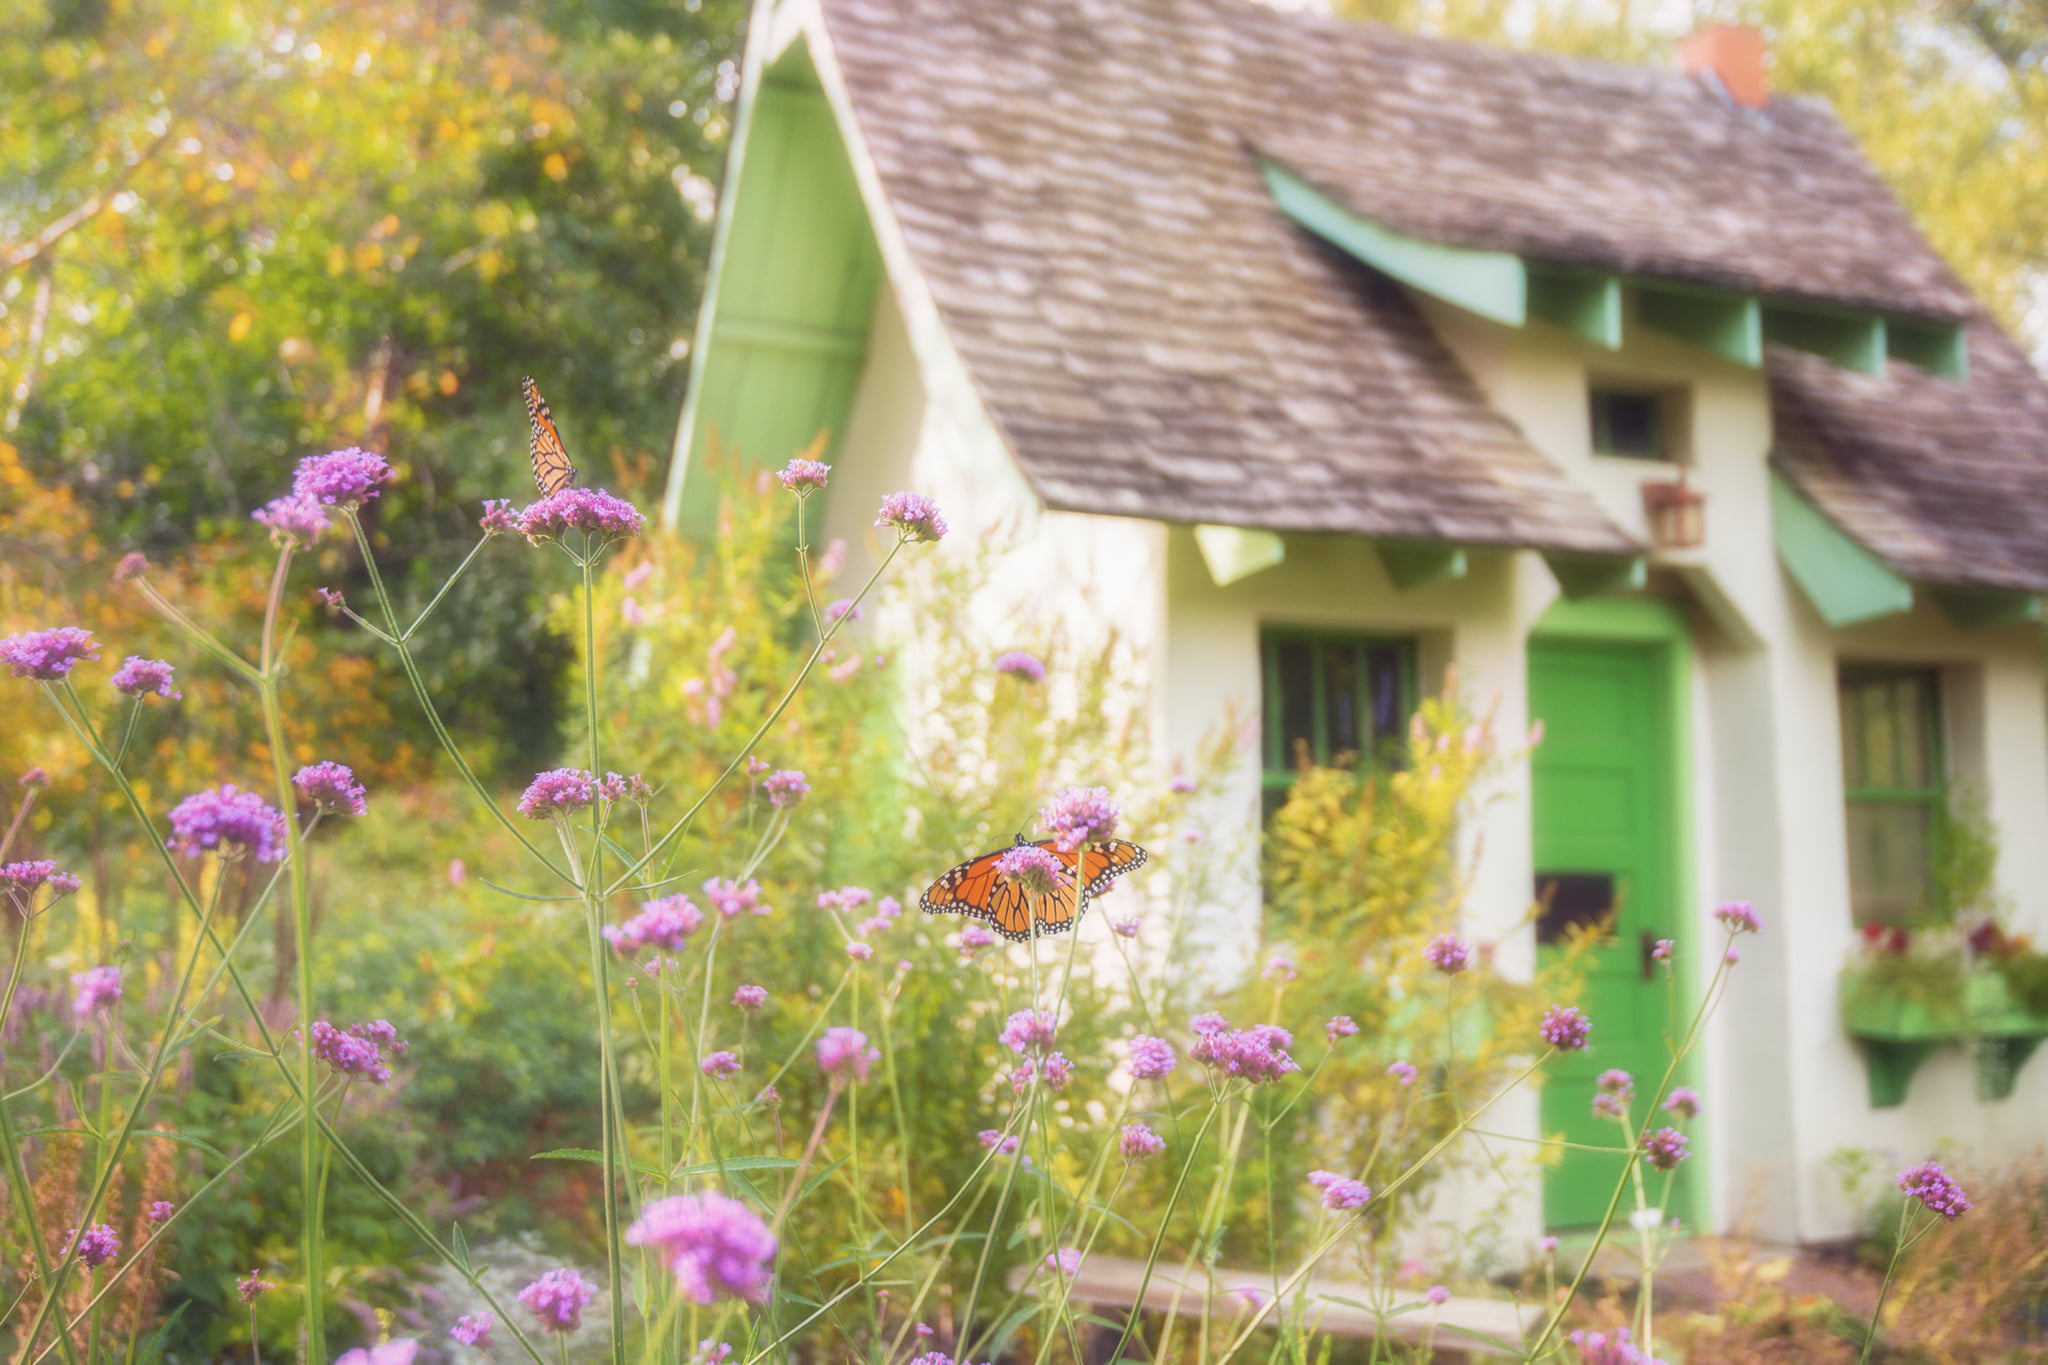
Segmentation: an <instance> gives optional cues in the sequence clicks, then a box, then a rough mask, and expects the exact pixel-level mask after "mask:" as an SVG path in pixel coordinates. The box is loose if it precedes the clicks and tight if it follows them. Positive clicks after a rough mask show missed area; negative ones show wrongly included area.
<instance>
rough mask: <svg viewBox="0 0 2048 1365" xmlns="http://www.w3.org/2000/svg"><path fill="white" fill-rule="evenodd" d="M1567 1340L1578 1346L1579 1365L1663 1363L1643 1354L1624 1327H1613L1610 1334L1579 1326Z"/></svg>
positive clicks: (1650, 1364)
mask: <svg viewBox="0 0 2048 1365" xmlns="http://www.w3.org/2000/svg"><path fill="white" fill-rule="evenodd" d="M1567 1340H1568V1341H1570V1342H1571V1344H1572V1345H1573V1346H1575V1347H1577V1348H1578V1351H1579V1365H1664V1362H1663V1361H1661V1360H1659V1359H1657V1358H1656V1357H1654V1356H1651V1355H1647V1354H1645V1353H1644V1351H1643V1348H1642V1347H1640V1346H1638V1345H1636V1344H1635V1338H1634V1337H1633V1336H1632V1335H1630V1333H1629V1330H1628V1328H1626V1327H1617V1328H1615V1329H1614V1334H1613V1335H1612V1336H1609V1335H1608V1334H1607V1333H1605V1332H1588V1331H1586V1330H1585V1329H1584V1328H1580V1329H1579V1330H1578V1331H1576V1332H1573V1333H1572V1334H1571V1336H1570V1337H1568V1338H1567Z"/></svg>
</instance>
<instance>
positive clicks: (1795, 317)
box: [1764, 304, 1888, 377]
mask: <svg viewBox="0 0 2048 1365" xmlns="http://www.w3.org/2000/svg"><path fill="white" fill-rule="evenodd" d="M1886 336H1887V331H1886V328H1885V321H1884V319H1883V318H1880V317H1872V316H1870V315H1868V314H1854V313H1831V312H1817V311H1814V310H1811V309H1804V308H1784V307H1780V306H1778V305H1776V304H1772V305H1770V306H1767V307H1766V308H1765V309H1764V340H1765V341H1776V342H1781V343H1783V344H1784V345H1787V346H1793V347H1797V348H1798V349H1799V350H1802V351H1811V352H1812V353H1813V354H1815V355H1817V356H1822V357H1824V358H1826V359H1828V360H1832V361H1834V362H1835V363H1836V364H1837V365H1840V366H1842V367H1843V368H1844V369H1849V370H1855V371H1857V372H1858V373H1860V374H1867V375H1872V376H1877V377H1882V376H1883V374H1884V362H1885V356H1886V354H1887V349H1888V348H1887V345H1886Z"/></svg>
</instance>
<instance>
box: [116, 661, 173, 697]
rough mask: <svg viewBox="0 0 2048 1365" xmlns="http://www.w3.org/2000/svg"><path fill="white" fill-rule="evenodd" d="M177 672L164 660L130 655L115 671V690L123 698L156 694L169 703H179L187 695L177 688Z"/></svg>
mask: <svg viewBox="0 0 2048 1365" xmlns="http://www.w3.org/2000/svg"><path fill="white" fill-rule="evenodd" d="M176 679H177V670H176V669H175V668H172V667H171V666H170V665H169V664H167V663H165V662H164V661H163V660H162V659H145V658H143V657H142V656H141V655H140V654H130V655H129V656H128V657H127V658H126V659H124V660H123V661H122V663H121V666H120V667H119V668H117V669H115V670H114V678H113V683H114V690H115V691H116V692H119V693H121V694H122V695H123V696H129V697H146V696H148V695H150V694H151V693H155V694H156V695H157V696H159V697H163V698H165V699H166V700H169V701H177V700H178V699H179V698H181V697H183V696H184V695H185V694H184V693H183V692H180V691H179V690H178V688H177V681H176Z"/></svg>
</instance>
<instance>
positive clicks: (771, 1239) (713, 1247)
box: [626, 1190, 775, 1304]
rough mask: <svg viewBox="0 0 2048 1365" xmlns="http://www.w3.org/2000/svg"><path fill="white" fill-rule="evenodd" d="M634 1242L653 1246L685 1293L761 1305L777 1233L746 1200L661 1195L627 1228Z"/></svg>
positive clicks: (699, 1300)
mask: <svg viewBox="0 0 2048 1365" xmlns="http://www.w3.org/2000/svg"><path fill="white" fill-rule="evenodd" d="M626 1240H627V1241H628V1242H630V1243H632V1244H633V1245H634V1246H645V1247H653V1248H655V1249H656V1251H657V1254H658V1255H659V1256H660V1258H661V1260H662V1262H663V1263H664V1264H665V1265H667V1266H668V1268H669V1270H670V1272H671V1273H672V1274H674V1275H675V1277H676V1289H677V1290H678V1291H679V1292H680V1293H682V1294H683V1295H684V1296H685V1297H687V1298H689V1299H692V1300H694V1301H696V1302H697V1303H700V1304H708V1303H712V1302H714V1301H715V1300H717V1299H718V1298H719V1297H720V1296H721V1295H730V1296H731V1297H733V1298H736V1299H744V1300H746V1301H747V1302H748V1303H760V1302H761V1301H762V1300H764V1299H766V1298H767V1296H768V1279H769V1276H770V1275H771V1274H773V1273H774V1269H775V1234H774V1233H772V1232H770V1231H769V1230H768V1225H767V1224H766V1223H763V1222H762V1221H761V1219H760V1217H759V1216H758V1215H757V1214H756V1213H755V1212H754V1211H753V1210H752V1209H750V1208H748V1207H747V1206H746V1205H745V1204H742V1203H741V1202H740V1201H739V1200H737V1199H732V1198H728V1197H727V1196H725V1195H722V1194H719V1193H717V1192H716V1191H712V1190H707V1191H705V1192H704V1193H702V1194H685V1195H674V1196H671V1197H669V1198H667V1199H657V1200H655V1201H654V1202H653V1203H651V1204H649V1205H648V1206H647V1207H646V1208H644V1209H642V1210H641V1211H640V1217H639V1220H638V1221H637V1222H635V1223H634V1224H633V1226H632V1227H630V1228H628V1229H626Z"/></svg>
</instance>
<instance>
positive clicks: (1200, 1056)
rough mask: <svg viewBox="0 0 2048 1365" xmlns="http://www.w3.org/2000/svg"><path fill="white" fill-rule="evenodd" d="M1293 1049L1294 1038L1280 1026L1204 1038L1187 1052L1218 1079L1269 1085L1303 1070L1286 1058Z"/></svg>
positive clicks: (1262, 1025) (1256, 1028) (1197, 1040)
mask: <svg viewBox="0 0 2048 1365" xmlns="http://www.w3.org/2000/svg"><path fill="white" fill-rule="evenodd" d="M1293 1045H1294V1035H1293V1034H1291V1033H1289V1032H1288V1031H1287V1030H1286V1029H1284V1028H1281V1027H1280V1026H1279V1025H1278V1024H1254V1025H1253V1026H1252V1027H1250V1028H1244V1029H1226V1030H1224V1031H1223V1032H1221V1033H1206V1034H1203V1035H1202V1036H1201V1037H1200V1038H1197V1039H1196V1040H1195V1045H1194V1046H1193V1047H1191V1048H1189V1049H1188V1056H1190V1057H1192V1058H1194V1059H1195V1060H1196V1061H1198V1062H1200V1063H1202V1064H1203V1065H1204V1066H1207V1067H1209V1068H1211V1069H1212V1070H1214V1071H1215V1072H1217V1074H1219V1075H1222V1076H1228V1077H1235V1078H1237V1079H1240V1080H1245V1081H1249V1082H1251V1083H1252V1084H1253V1085H1267V1084H1270V1083H1272V1082H1274V1081H1277V1080H1279V1079H1280V1078H1281V1077H1282V1076H1285V1075H1287V1074H1288V1073H1289V1072H1293V1071H1299V1070H1300V1069H1301V1067H1300V1066H1299V1065H1298V1064H1297V1063H1296V1062H1295V1060H1294V1058H1292V1057H1290V1056H1288V1054H1287V1049H1288V1048H1290V1047H1292V1046H1293Z"/></svg>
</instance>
